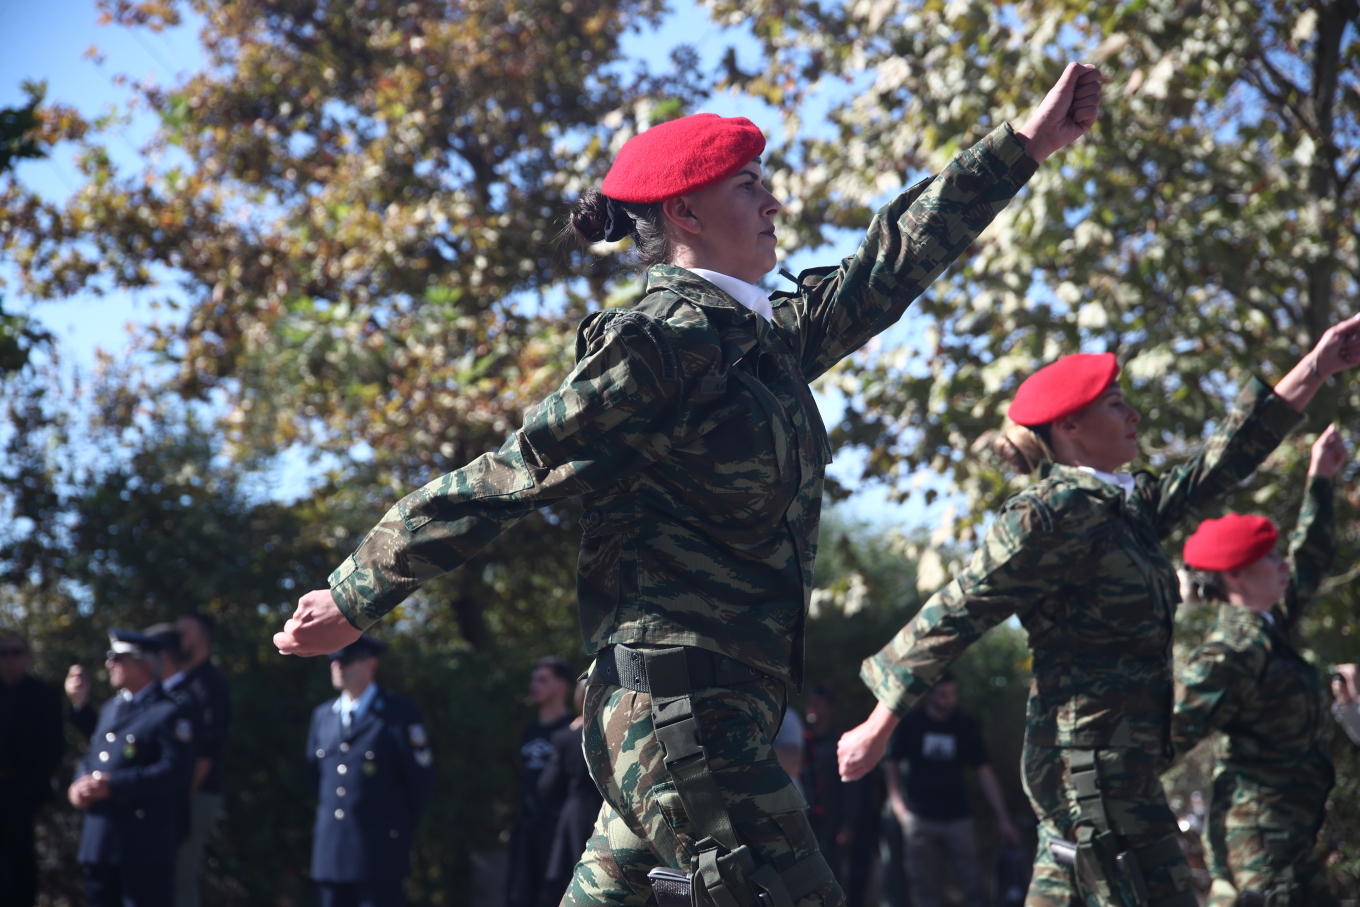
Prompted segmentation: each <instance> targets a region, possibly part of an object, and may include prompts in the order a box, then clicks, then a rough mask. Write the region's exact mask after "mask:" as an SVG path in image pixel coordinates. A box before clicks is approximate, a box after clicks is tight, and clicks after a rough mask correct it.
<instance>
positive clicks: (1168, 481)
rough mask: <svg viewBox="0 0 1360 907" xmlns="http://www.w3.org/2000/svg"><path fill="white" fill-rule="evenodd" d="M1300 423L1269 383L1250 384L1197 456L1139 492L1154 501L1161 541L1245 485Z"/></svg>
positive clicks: (1258, 381) (1155, 520)
mask: <svg viewBox="0 0 1360 907" xmlns="http://www.w3.org/2000/svg"><path fill="white" fill-rule="evenodd" d="M1302 418H1303V416H1302V415H1300V414H1299V413H1297V412H1295V411H1294V408H1293V407H1291V406H1290V405H1289V404H1288V403H1286V402H1285V401H1284V400H1283V399H1282V398H1280V397H1278V396H1276V395H1275V392H1274V391H1272V390H1271V389H1270V388H1269V387H1267V386H1266V384H1265V382H1263V381H1262V380H1261V379H1260V378H1252V379H1251V383H1250V384H1248V385H1247V387H1246V388H1245V389H1244V390H1243V391H1242V394H1241V396H1239V397H1238V399H1237V404H1236V405H1235V406H1234V407H1233V410H1232V412H1231V413H1229V414H1228V416H1227V417H1226V418H1225V419H1224V420H1223V422H1222V423H1221V424H1220V425H1219V426H1218V428H1217V429H1215V430H1214V433H1213V434H1212V435H1210V436H1209V440H1208V441H1207V442H1205V445H1204V448H1203V449H1202V450H1201V451H1200V452H1199V453H1197V454H1196V455H1195V456H1194V457H1192V458H1190V460H1189V461H1187V462H1185V463H1182V464H1181V465H1179V466H1176V467H1174V468H1172V469H1170V470H1168V471H1167V472H1166V473H1165V474H1164V475H1162V476H1161V477H1160V478H1159V479H1158V480H1157V481H1156V482H1155V483H1151V484H1150V485H1143V486H1141V487H1140V488H1139V489H1138V491H1137V492H1136V493H1137V494H1138V495H1139V496H1140V497H1146V496H1151V497H1152V501H1151V503H1152V505H1153V508H1152V509H1153V524H1154V526H1155V528H1156V530H1157V534H1158V537H1159V538H1166V537H1167V536H1168V535H1170V534H1171V532H1172V531H1173V530H1174V529H1175V528H1176V525H1177V524H1178V523H1179V522H1180V521H1181V520H1182V519H1184V518H1185V517H1186V516H1187V515H1188V514H1190V513H1192V512H1194V511H1197V510H1199V509H1200V508H1203V507H1205V506H1206V505H1208V504H1211V503H1213V501H1215V500H1216V499H1218V498H1220V497H1222V496H1223V495H1224V494H1227V493H1228V492H1229V491H1231V490H1232V489H1234V488H1236V487H1237V486H1238V485H1240V484H1242V482H1244V481H1246V480H1247V478H1248V477H1250V476H1251V474H1252V473H1253V472H1255V471H1256V468H1257V467H1258V466H1260V465H1261V463H1262V462H1263V461H1264V460H1265V458H1266V457H1268V456H1270V453H1271V451H1273V450H1274V449H1275V448H1276V447H1278V446H1279V445H1280V442H1281V441H1283V440H1284V437H1285V435H1287V434H1289V432H1290V430H1291V429H1292V428H1293V427H1294V426H1295V425H1297V424H1298V423H1299V420H1300V419H1302Z"/></svg>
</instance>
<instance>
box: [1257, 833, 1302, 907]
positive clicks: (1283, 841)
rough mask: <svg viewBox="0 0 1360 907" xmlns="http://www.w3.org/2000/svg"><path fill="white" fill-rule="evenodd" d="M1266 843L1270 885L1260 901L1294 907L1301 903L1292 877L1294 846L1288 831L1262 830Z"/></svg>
mask: <svg viewBox="0 0 1360 907" xmlns="http://www.w3.org/2000/svg"><path fill="white" fill-rule="evenodd" d="M1261 837H1262V840H1263V841H1264V843H1265V845H1266V858H1267V860H1268V861H1269V864H1270V887H1269V888H1267V889H1266V890H1265V892H1264V893H1263V894H1262V897H1264V898H1265V900H1264V901H1263V902H1262V903H1263V904H1264V905H1265V907H1294V905H1295V904H1301V903H1302V901H1301V900H1300V898H1299V897H1298V896H1299V895H1301V894H1302V892H1300V891H1299V886H1298V885H1297V884H1296V882H1297V880H1296V879H1295V877H1294V857H1295V856H1296V854H1295V852H1294V848H1293V847H1292V846H1291V844H1292V842H1291V840H1290V836H1289V832H1287V831H1264V830H1263V831H1262V835H1261Z"/></svg>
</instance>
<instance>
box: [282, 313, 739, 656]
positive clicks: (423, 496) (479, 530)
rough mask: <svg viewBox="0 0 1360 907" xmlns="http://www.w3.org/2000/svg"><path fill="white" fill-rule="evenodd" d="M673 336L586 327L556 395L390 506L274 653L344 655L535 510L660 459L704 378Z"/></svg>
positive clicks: (635, 327) (630, 321) (640, 328)
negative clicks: (491, 444) (494, 442)
mask: <svg viewBox="0 0 1360 907" xmlns="http://www.w3.org/2000/svg"><path fill="white" fill-rule="evenodd" d="M597 314H600V313H597ZM628 316H634V317H628ZM639 318H640V319H644V320H645V323H644V322H640V321H639V320H638V319H639ZM670 329H671V328H669V327H667V328H665V329H663V328H662V326H661V325H660V324H659V323H657V322H655V321H654V320H651V319H649V318H647V316H645V315H641V314H640V313H625V315H624V316H619V317H613V318H596V317H593V316H592V318H591V319H587V321H586V322H583V324H582V329H581V331H582V334H581V338H580V341H579V347H580V348H581V349H582V350H583V355H582V356H581V358H580V361H579V362H578V363H577V366H576V368H575V369H574V370H573V371H572V373H571V374H570V375H569V376H568V377H567V379H566V380H565V381H564V382H563V384H562V386H561V387H560V388H558V389H557V390H556V391H554V392H553V393H552V394H550V395H549V396H548V397H547V398H546V399H545V400H544V401H543V402H542V403H539V404H538V405H537V406H535V407H533V408H532V409H530V410H529V412H528V413H526V414H525V418H524V424H523V426H522V427H521V428H520V429H519V431H517V432H515V433H514V434H513V435H511V436H510V438H509V439H507V440H506V442H505V444H504V445H502V446H501V448H500V449H499V450H497V451H494V452H492V453H487V454H484V455H482V456H481V457H478V458H477V459H476V460H473V461H472V462H471V463H469V464H468V465H467V466H464V467H463V468H461V469H457V470H455V471H453V472H451V473H448V474H447V475H444V476H441V477H440V478H438V479H436V480H435V481H433V482H431V483H430V484H428V485H426V486H425V487H424V488H420V489H418V490H417V491H415V492H413V493H411V494H409V495H407V496H406V497H404V498H402V499H401V500H400V501H398V502H397V504H396V506H394V507H393V508H392V509H391V510H389V511H388V512H387V514H386V515H385V516H384V517H383V518H382V520H381V521H380V522H379V523H378V525H377V526H375V527H374V528H373V529H372V530H370V531H369V533H368V535H367V536H365V537H364V540H363V542H362V543H361V544H360V545H359V547H358V549H357V550H356V551H355V552H354V553H353V554H352V555H351V556H350V557H349V558H347V559H346V560H345V562H344V563H342V564H341V565H340V567H339V568H338V569H337V570H336V571H335V572H334V573H332V574H331V576H330V580H329V584H330V589H321V590H316V591H313V592H308V593H307V594H306V595H303V596H302V597H301V598H300V599H299V600H298V607H297V610H296V611H295V612H294V614H293V616H292V618H290V619H289V620H288V621H287V623H285V624H284V628H283V630H282V631H281V632H279V633H276V634H275V635H274V645H275V646H277V647H278V650H279V651H280V652H281V653H284V654H288V655H322V654H325V653H327V652H334V651H335V650H336V649H339V648H342V647H344V646H345V645H348V644H349V643H351V642H353V641H354V640H356V639H358V638H359V634H360V632H361V631H363V630H365V629H367V628H368V627H369V626H370V625H372V624H373V623H375V622H377V621H378V620H379V619H380V618H381V617H382V616H383V615H384V614H386V613H387V612H389V611H391V610H392V609H393V608H394V607H396V606H397V605H398V604H399V603H400V602H401V601H402V600H403V599H405V598H406V597H407V596H408V595H410V594H411V593H412V592H414V591H415V590H416V589H417V588H418V587H419V586H420V585H421V584H422V583H424V582H427V581H428V580H431V579H433V578H434V577H436V576H440V575H442V574H444V573H447V572H449V571H450V570H454V569H456V568H457V567H460V566H462V565H463V564H464V563H466V561H467V560H468V558H470V557H472V556H473V555H474V554H476V553H477V552H478V551H480V550H481V549H482V548H483V547H485V546H486V545H488V544H489V543H490V542H491V541H493V540H494V539H495V538H496V537H497V536H499V535H500V534H501V533H502V532H504V531H505V530H506V529H508V528H509V527H511V526H513V525H514V524H515V523H516V522H518V521H519V520H521V519H523V518H524V517H525V516H527V515H528V514H530V513H532V512H533V511H534V510H535V509H537V508H539V507H542V506H544V505H546V504H550V503H553V502H555V501H561V500H564V499H566V498H570V497H574V496H576V495H581V494H586V493H588V492H591V491H594V490H596V489H599V488H604V487H607V486H609V485H612V484H614V483H616V482H618V481H619V480H620V479H623V478H625V477H627V476H628V475H631V474H632V473H634V472H636V471H637V470H639V469H642V468H644V467H645V466H647V465H648V464H650V463H652V462H655V461H656V460H658V459H660V458H661V457H663V456H665V454H666V453H667V452H668V451H669V450H670V446H671V444H672V443H673V439H674V437H675V435H676V432H678V431H682V430H683V426H682V425H681V424H680V423H681V421H682V420H683V418H684V408H683V407H682V406H681V405H680V403H681V402H682V401H683V400H685V399H687V397H688V394H689V392H690V391H691V390H692V388H691V387H689V384H691V383H693V382H697V381H698V376H700V375H702V374H705V373H706V372H707V363H705V362H699V361H694V360H697V357H696V356H693V355H690V356H678V355H677V354H676V351H675V349H674V348H673V346H672V345H670V340H669V339H668V336H669V335H667V334H666V333H665V331H666V330H670ZM675 330H681V328H675ZM717 352H718V349H717V348H716V347H715V348H714V354H715V355H716V354H717Z"/></svg>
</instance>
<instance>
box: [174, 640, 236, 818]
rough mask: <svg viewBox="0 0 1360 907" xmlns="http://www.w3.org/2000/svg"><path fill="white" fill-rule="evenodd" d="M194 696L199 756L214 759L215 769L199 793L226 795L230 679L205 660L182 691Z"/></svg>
mask: <svg viewBox="0 0 1360 907" xmlns="http://www.w3.org/2000/svg"><path fill="white" fill-rule="evenodd" d="M177 689H179V690H183V691H185V692H187V693H188V694H189V695H190V696H192V697H193V701H194V706H195V709H196V711H197V713H198V736H197V738H196V739H195V743H196V744H197V749H196V755H197V756H200V757H202V758H205V759H210V760H212V768H211V769H209V770H208V774H207V775H206V776H205V777H204V779H203V784H202V786H201V787H199V790H200V791H202V792H203V793H205V794H220V793H222V761H223V759H224V758H225V757H226V752H227V731H228V728H229V726H230V724H231V693H230V691H229V690H228V688H227V679H226V678H225V677H223V676H222V672H221V671H219V670H217V666H216V665H214V664H213V663H212V662H210V661H205V662H203V663H202V664H200V665H199V666H198V667H196V668H194V669H193V670H192V671H190V672H189V673H188V674H187V675H186V676H185V677H184V679H183V680H181V681H180V683H179V685H178V688H177Z"/></svg>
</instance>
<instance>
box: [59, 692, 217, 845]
mask: <svg viewBox="0 0 1360 907" xmlns="http://www.w3.org/2000/svg"><path fill="white" fill-rule="evenodd" d="M95 771H98V772H100V773H102V774H103V775H105V776H106V777H107V778H108V779H109V789H110V792H111V793H112V796H111V797H110V798H109V799H107V800H102V801H100V802H98V803H96V804H94V805H93V806H91V807H90V808H89V810H87V811H86V813H85V826H84V829H83V830H82V832H81V835H80V851H79V853H78V855H77V859H78V860H79V861H80V862H82V863H116V864H128V863H173V862H174V860H175V849H176V848H177V847H178V846H179V839H180V833H179V832H180V824H179V822H180V813H181V810H182V809H183V804H184V800H185V798H186V797H187V796H188V793H189V779H190V778H191V777H192V773H193V724H192V722H191V721H190V719H189V716H188V715H186V714H185V712H184V711H183V709H182V708H181V707H180V705H179V704H178V703H176V702H175V701H174V700H172V699H170V697H168V696H167V695H166V694H165V691H164V690H162V689H161V685H160V684H159V683H153V684H152V686H151V688H150V689H149V690H148V691H146V694H145V696H144V697H143V698H142V699H141V700H139V701H131V700H129V699H127V698H125V697H124V696H122V695H121V694H120V695H117V696H114V697H113V698H112V699H110V700H109V701H108V702H106V703H104V707H103V708H102V709H101V710H100V712H99V723H98V724H97V725H96V726H95V729H94V735H93V736H92V737H91V738H90V751H89V752H88V753H86V754H85V758H84V759H82V760H81V762H80V767H79V768H78V769H77V771H76V777H81V776H82V775H88V774H90V773H91V772H95Z"/></svg>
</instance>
